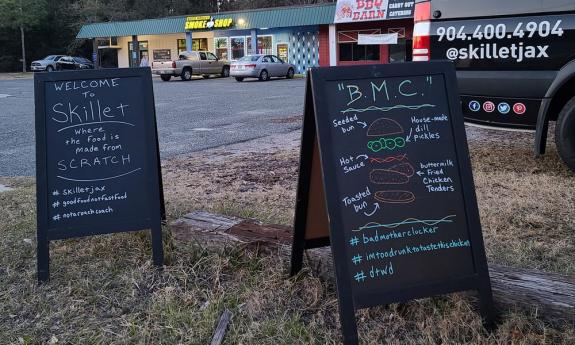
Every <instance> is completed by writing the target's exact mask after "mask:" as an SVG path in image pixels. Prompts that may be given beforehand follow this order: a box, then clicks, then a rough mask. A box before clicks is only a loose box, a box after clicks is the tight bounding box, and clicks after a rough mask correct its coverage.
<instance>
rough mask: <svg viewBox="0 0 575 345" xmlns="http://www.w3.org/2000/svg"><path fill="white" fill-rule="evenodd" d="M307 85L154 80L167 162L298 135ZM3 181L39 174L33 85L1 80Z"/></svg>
mask: <svg viewBox="0 0 575 345" xmlns="http://www.w3.org/2000/svg"><path fill="white" fill-rule="evenodd" d="M304 91H305V81H304V80H303V79H294V80H285V79H277V80H272V81H269V82H258V81H255V80H254V81H251V80H250V81H244V82H242V83H238V82H236V81H235V80H234V79H232V78H225V79H222V78H213V79H209V80H205V79H194V80H192V81H189V82H183V81H180V80H179V79H177V80H174V79H172V81H170V82H162V81H161V80H159V79H158V78H154V94H155V101H156V112H157V117H158V132H159V133H158V134H159V140H160V154H161V157H162V159H166V158H170V157H173V156H175V155H179V154H185V153H189V152H194V151H200V150H204V149H207V148H213V147H220V146H224V145H229V144H234V143H238V142H243V141H248V140H251V139H255V138H262V137H265V136H273V135H277V134H281V133H287V132H290V131H294V130H298V129H299V128H300V127H301V123H300V121H301V120H300V119H299V118H294V116H296V115H301V114H302V109H303V100H304ZM0 124H1V125H0V176H31V175H34V173H35V143H34V88H33V80H32V79H25V80H0Z"/></svg>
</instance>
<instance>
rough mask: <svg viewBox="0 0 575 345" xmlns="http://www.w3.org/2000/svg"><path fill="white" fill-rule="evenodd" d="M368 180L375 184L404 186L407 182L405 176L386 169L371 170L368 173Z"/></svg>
mask: <svg viewBox="0 0 575 345" xmlns="http://www.w3.org/2000/svg"><path fill="white" fill-rule="evenodd" d="M369 179H370V181H371V182H373V183H375V184H404V183H407V182H409V177H407V175H405V174H402V173H400V172H397V171H391V170H388V169H375V170H372V171H371V173H369Z"/></svg>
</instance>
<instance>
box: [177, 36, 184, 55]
mask: <svg viewBox="0 0 575 345" xmlns="http://www.w3.org/2000/svg"><path fill="white" fill-rule="evenodd" d="M185 51H186V40H182V39H179V40H178V55H180V54H181V53H182V52H185Z"/></svg>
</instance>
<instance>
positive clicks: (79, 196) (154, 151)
mask: <svg viewBox="0 0 575 345" xmlns="http://www.w3.org/2000/svg"><path fill="white" fill-rule="evenodd" d="M34 91H35V105H36V182H37V189H36V194H37V205H38V215H37V224H38V234H37V236H38V280H39V281H45V280H48V279H49V242H50V241H52V240H59V239H67V238H74V237H82V236H90V235H98V234H109V233H117V232H124V231H136V230H146V229H149V230H151V234H152V246H153V260H154V263H155V264H156V265H158V266H161V265H162V264H163V249H162V236H161V216H162V213H163V211H162V210H163V193H162V183H161V172H160V165H159V151H158V138H157V128H156V115H155V108H154V95H153V89H152V77H151V73H150V69H149V68H132V69H106V70H94V71H75V72H59V73H39V74H35V76H34Z"/></svg>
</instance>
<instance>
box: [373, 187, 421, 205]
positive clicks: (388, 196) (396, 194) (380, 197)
mask: <svg viewBox="0 0 575 345" xmlns="http://www.w3.org/2000/svg"><path fill="white" fill-rule="evenodd" d="M375 200H377V201H381V202H386V203H390V204H407V203H410V202H413V201H415V195H413V193H412V192H409V191H406V190H386V191H380V192H376V193H375Z"/></svg>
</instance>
